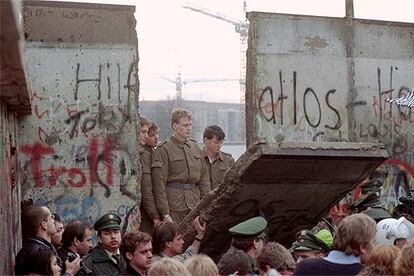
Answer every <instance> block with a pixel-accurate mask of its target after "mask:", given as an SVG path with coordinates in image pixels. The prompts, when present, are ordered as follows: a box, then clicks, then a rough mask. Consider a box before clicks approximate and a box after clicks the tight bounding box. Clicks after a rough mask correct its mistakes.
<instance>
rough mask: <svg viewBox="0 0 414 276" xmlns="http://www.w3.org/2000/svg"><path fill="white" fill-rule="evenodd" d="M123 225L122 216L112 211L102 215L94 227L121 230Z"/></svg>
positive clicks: (98, 229) (100, 229) (97, 229)
mask: <svg viewBox="0 0 414 276" xmlns="http://www.w3.org/2000/svg"><path fill="white" fill-rule="evenodd" d="M120 225H121V217H120V216H118V215H117V214H116V213H113V212H110V213H107V214H105V215H103V216H102V217H100V218H99V219H98V220H97V221H96V222H95V224H94V226H93V228H94V229H95V230H96V231H102V230H107V229H111V230H119V229H120Z"/></svg>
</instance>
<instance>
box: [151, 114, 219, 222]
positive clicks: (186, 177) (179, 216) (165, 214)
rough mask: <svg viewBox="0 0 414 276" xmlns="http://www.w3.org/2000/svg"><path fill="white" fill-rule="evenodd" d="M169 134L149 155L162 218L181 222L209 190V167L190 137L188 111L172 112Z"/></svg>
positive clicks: (190, 128) (190, 125)
mask: <svg viewBox="0 0 414 276" xmlns="http://www.w3.org/2000/svg"><path fill="white" fill-rule="evenodd" d="M171 127H172V132H173V133H172V136H171V137H170V138H169V139H168V140H167V141H165V142H164V143H162V144H161V145H159V146H158V148H157V149H156V150H155V152H154V154H153V157H152V171H151V173H152V182H153V185H154V196H155V202H156V205H157V209H158V211H159V213H160V214H161V215H162V218H163V219H165V220H167V221H169V222H173V221H174V222H176V223H180V222H181V221H182V220H183V219H184V218H185V217H186V216H187V215H188V213H190V211H191V210H192V209H193V208H194V207H195V206H197V204H198V203H199V202H200V200H201V198H203V196H205V195H206V194H207V193H209V192H210V191H211V185H210V181H209V179H208V169H207V166H206V164H205V162H204V161H203V159H202V158H201V155H202V152H201V149H200V148H199V147H198V145H197V143H196V142H195V141H193V140H191V139H190V135H191V130H192V117H191V114H190V113H189V112H188V111H187V110H185V109H182V108H176V109H174V110H173V112H172V114H171Z"/></svg>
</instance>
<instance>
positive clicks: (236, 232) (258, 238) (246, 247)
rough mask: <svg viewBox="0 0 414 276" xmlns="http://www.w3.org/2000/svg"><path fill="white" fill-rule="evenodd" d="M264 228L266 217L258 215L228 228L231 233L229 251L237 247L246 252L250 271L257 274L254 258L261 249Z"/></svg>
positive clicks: (265, 226)
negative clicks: (231, 238)
mask: <svg viewBox="0 0 414 276" xmlns="http://www.w3.org/2000/svg"><path fill="white" fill-rule="evenodd" d="M266 228H267V221H266V219H264V218H263V217H260V216H258V217H254V218H251V219H248V220H246V221H243V222H241V223H239V224H236V225H235V226H233V227H231V228H230V229H229V232H230V233H231V234H232V235H233V240H232V243H231V245H232V247H231V248H230V249H229V251H230V252H232V251H234V250H235V249H236V250H237V249H238V250H243V251H244V252H246V254H247V256H248V257H249V263H250V266H251V268H252V271H253V272H254V273H257V274H259V269H258V268H257V263H256V258H257V256H259V255H260V252H261V251H262V249H263V245H264V243H263V241H264V239H265V237H266V233H265V230H266Z"/></svg>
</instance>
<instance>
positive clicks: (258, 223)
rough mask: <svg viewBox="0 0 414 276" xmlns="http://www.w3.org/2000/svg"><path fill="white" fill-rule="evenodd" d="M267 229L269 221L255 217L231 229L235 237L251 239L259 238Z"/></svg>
mask: <svg viewBox="0 0 414 276" xmlns="http://www.w3.org/2000/svg"><path fill="white" fill-rule="evenodd" d="M266 227H267V221H266V220H265V219H264V218H263V217H254V218H251V219H248V220H246V221H243V222H241V223H239V224H237V225H235V226H233V227H231V228H230V229H229V232H230V233H231V234H233V235H234V236H241V237H249V236H252V237H253V236H259V235H260V234H262V232H263V231H264V230H265V229H266Z"/></svg>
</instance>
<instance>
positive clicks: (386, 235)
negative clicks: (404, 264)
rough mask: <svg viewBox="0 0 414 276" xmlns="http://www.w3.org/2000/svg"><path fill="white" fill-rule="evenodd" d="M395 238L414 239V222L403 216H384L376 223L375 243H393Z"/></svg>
mask: <svg viewBox="0 0 414 276" xmlns="http://www.w3.org/2000/svg"><path fill="white" fill-rule="evenodd" d="M396 239H406V240H412V239H414V224H412V223H411V222H410V221H408V220H407V219H406V218H405V217H400V218H399V219H398V220H397V219H395V218H386V219H383V220H381V221H380V222H378V223H377V235H376V237H375V244H377V245H380V244H381V245H394V241H395V240H396Z"/></svg>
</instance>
